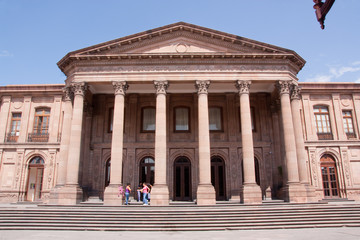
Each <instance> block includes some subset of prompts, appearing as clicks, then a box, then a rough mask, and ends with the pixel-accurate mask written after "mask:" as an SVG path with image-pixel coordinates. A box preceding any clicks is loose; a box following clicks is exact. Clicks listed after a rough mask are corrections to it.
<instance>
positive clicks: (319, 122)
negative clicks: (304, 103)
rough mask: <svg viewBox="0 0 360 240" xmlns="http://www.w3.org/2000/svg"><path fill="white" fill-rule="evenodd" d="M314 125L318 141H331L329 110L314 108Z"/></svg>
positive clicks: (319, 107) (323, 107)
mask: <svg viewBox="0 0 360 240" xmlns="http://www.w3.org/2000/svg"><path fill="white" fill-rule="evenodd" d="M314 116H315V125H316V132H317V135H318V138H319V139H320V140H332V139H333V137H332V133H331V126H330V117H329V110H328V108H327V107H325V106H314Z"/></svg>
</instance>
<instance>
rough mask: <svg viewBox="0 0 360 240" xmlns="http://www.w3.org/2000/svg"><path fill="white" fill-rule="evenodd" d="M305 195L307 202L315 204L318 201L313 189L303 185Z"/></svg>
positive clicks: (310, 186) (308, 185)
mask: <svg viewBox="0 0 360 240" xmlns="http://www.w3.org/2000/svg"><path fill="white" fill-rule="evenodd" d="M304 185H305V189H306V193H307V202H317V201H319V200H320V199H319V198H318V197H316V190H315V187H314V186H312V185H310V184H304Z"/></svg>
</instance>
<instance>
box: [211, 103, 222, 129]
mask: <svg viewBox="0 0 360 240" xmlns="http://www.w3.org/2000/svg"><path fill="white" fill-rule="evenodd" d="M209 129H210V131H222V130H223V129H222V116H221V108H219V107H210V108H209Z"/></svg>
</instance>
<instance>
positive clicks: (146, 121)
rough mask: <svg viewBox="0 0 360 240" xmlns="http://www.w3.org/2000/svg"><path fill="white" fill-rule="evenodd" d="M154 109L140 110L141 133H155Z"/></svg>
mask: <svg viewBox="0 0 360 240" xmlns="http://www.w3.org/2000/svg"><path fill="white" fill-rule="evenodd" d="M155 115H156V110H155V108H143V109H142V131H144V132H153V131H155Z"/></svg>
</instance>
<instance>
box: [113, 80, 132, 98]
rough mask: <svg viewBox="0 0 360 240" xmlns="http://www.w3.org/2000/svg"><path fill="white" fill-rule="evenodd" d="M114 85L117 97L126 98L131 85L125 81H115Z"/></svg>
mask: <svg viewBox="0 0 360 240" xmlns="http://www.w3.org/2000/svg"><path fill="white" fill-rule="evenodd" d="M112 85H113V87H114V90H115V95H123V96H125V93H126V90H128V88H129V85H128V84H127V82H125V81H113V82H112Z"/></svg>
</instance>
